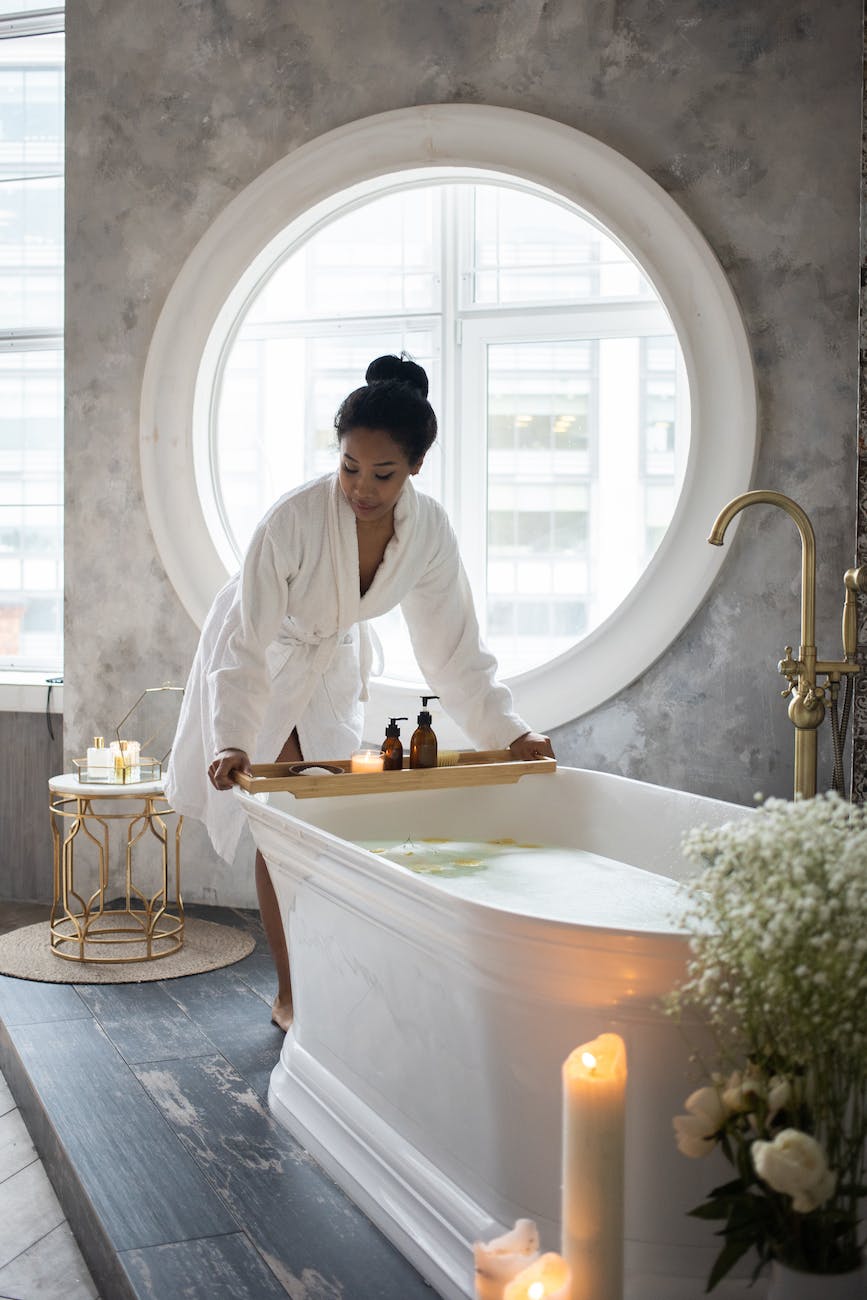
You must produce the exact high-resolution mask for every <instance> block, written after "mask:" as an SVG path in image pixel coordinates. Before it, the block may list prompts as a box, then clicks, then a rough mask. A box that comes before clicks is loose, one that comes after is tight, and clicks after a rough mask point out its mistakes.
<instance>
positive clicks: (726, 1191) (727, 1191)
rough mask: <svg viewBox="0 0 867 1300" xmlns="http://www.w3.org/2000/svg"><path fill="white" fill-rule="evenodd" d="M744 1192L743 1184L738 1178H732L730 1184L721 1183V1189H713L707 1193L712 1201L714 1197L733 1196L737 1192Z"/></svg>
mask: <svg viewBox="0 0 867 1300" xmlns="http://www.w3.org/2000/svg"><path fill="white" fill-rule="evenodd" d="M743 1190H744V1185H743V1182H742V1181H741V1179H740V1178H733V1179H732V1181H731V1182H730V1183H723V1185H722V1186H721V1187H714V1189H713V1191H710V1192H708V1196H709V1197H710V1198H711V1199H712V1198H713V1197H714V1196H735V1195H736V1194H737V1193H738V1192H742V1191H743Z"/></svg>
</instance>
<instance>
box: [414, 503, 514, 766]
mask: <svg viewBox="0 0 867 1300" xmlns="http://www.w3.org/2000/svg"><path fill="white" fill-rule="evenodd" d="M431 504H432V505H433V504H434V503H431ZM430 522H431V524H432V525H433V529H432V531H433V536H432V538H431V541H430V550H431V551H432V554H431V556H430V559H429V562H428V564H427V566H426V567H425V569H424V571H423V573H422V576H421V577H420V578H419V579H418V581H417V582H416V583H415V585H414V586H413V587H412V589H411V590H410V592H409V593H408V594H407V595H406V596H405V597H404V599H403V600H402V601H401V609H402V610H403V614H404V617H405V619H406V621H407V625H408V627H409V633H410V637H411V639H412V646H413V650H414V651H415V656H416V659H417V660H418V665H419V667H420V668H421V670H422V672H423V673H424V676H425V679H426V681H427V682H428V683H429V684H430V687H431V690H432V691H433V692H434V693H435V694H436V695H438V696H439V697H440V702H441V703H442V705H443V706H444V708H445V709H446V711H447V712H448V713H449V714H450V715H451V716H452V717H453V718H454V720H455V722H457V724H458V726H459V727H461V728H462V730H463V731H465V732H466V734H467V735H468V736H469V737H470V739H471V740H472V741H473V743H474V744H475V745H477V746H478V747H479V748H480V749H505V748H506V747H507V746H508V745H510V744H511V742H512V741H513V740H516V739H517V738H518V736H522V735H523V734H524V733H525V732H527V731H530V730H531V728H530V726H529V724H528V723H527V722H525V721H524V719H523V718H522V717H520V715H519V714H517V713H515V712H514V711H513V709H512V694H511V691H510V690H509V689H508V687H506V686H504V685H503V684H502V683H501V682H498V681H497V676H496V674H497V661H496V659H495V658H494V656H493V655H492V654H491V653H490V651H489V650H487V649H486V647H485V646H484V645H483V644H482V641H481V638H480V636H479V624H478V620H477V619H476V611H475V606H474V605H473V597H472V592H471V591H470V584H469V580H468V578H467V575H466V573H465V571H464V566H463V564H462V563H461V558H460V552H459V550H458V542H457V538H456V537H455V534H454V531H453V529H452V527H451V525H450V523H449V521H448V519H447V517H446V515H445V512H444V511H443V510H442V508H441V507H435V514H434V518H433V519H432V520H431V521H430ZM423 531H424V530H423Z"/></svg>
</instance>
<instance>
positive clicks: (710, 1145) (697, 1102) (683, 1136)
mask: <svg viewBox="0 0 867 1300" xmlns="http://www.w3.org/2000/svg"><path fill="white" fill-rule="evenodd" d="M684 1105H685V1107H686V1109H687V1110H688V1111H689V1114H688V1115H675V1117H674V1119H673V1120H672V1124H673V1125H674V1136H675V1140H676V1142H677V1149H678V1151H680V1153H681V1154H682V1155H685V1156H691V1157H693V1158H698V1157H700V1156H706V1155H709V1154H710V1152H711V1151H712V1150H713V1149H714V1146H715V1144H716V1134H717V1133H718V1132H719V1130H720V1129H721V1128H722V1126H723V1124H724V1123H725V1121H726V1108H725V1106H724V1105H723V1103H722V1099H721V1097H720V1094H719V1091H718V1090H717V1089H716V1088H698V1089H697V1090H696V1091H695V1092H693V1093H690V1095H689V1096H688V1097H687V1099H686V1101H685V1102H684Z"/></svg>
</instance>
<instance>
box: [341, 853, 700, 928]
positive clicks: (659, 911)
mask: <svg viewBox="0 0 867 1300" xmlns="http://www.w3.org/2000/svg"><path fill="white" fill-rule="evenodd" d="M359 844H360V847H361V848H364V849H367V850H369V852H371V853H375V854H377V856H379V857H384V858H387V859H388V860H389V862H394V863H396V864H397V865H398V866H401V867H406V868H408V869H409V870H410V871H413V872H415V873H416V874H418V875H423V876H426V877H428V878H429V879H430V880H431V881H435V882H436V884H437V885H438V886H439V887H440V888H442V889H444V890H447V891H448V893H450V894H455V895H457V896H458V897H460V898H467V899H471V900H472V901H473V902H477V903H484V904H485V905H486V906H488V907H501V908H503V909H505V910H506V911H509V912H520V913H523V914H524V915H527V916H538V917H541V918H543V919H544V920H550V921H570V922H572V923H573V924H577V925H592V926H602V927H606V926H607V927H612V928H615V929H624V930H672V929H679V928H680V927H679V926H678V925H677V920H678V918H679V917H680V916H681V914H682V912H683V907H684V903H685V895H684V891H683V886H682V885H680V884H678V882H677V881H674V880H669V879H668V878H667V877H665V876H659V875H656V874H655V873H654V872H652V871H644V870H642V868H641V867H632V866H629V865H628V864H627V863H625V862H617V861H615V860H614V859H613V858H606V857H603V856H602V855H601V854H599V853H589V852H587V851H586V850H585V849H574V848H561V847H558V846H556V845H551V844H519V843H516V842H515V841H514V840H511V839H504V840H439V839H419V840H415V839H412V838H409V839H405V840H400V841H397V840H391V839H383V840H364V841H359Z"/></svg>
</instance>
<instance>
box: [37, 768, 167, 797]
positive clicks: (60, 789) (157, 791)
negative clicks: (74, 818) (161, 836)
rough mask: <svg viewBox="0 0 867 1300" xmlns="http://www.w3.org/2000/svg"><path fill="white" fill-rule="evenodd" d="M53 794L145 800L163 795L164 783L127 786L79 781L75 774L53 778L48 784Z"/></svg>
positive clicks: (131, 783) (142, 783) (156, 782)
mask: <svg viewBox="0 0 867 1300" xmlns="http://www.w3.org/2000/svg"><path fill="white" fill-rule="evenodd" d="M48 789H49V790H50V791H51V793H52V794H63V795H80V796H84V797H85V798H87V799H96V798H99V799H120V798H123V799H145V798H147V797H149V796H154V795H162V793H163V783H162V781H128V782H127V783H126V784H125V785H121V784H120V783H118V784H114V782H108V781H79V779H78V777H77V776H76V774H75V772H66V773H64V774H63V776H52V777H51V778H50V779H49V782H48Z"/></svg>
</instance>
